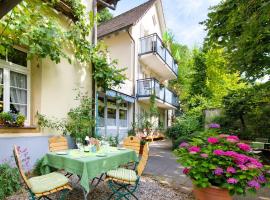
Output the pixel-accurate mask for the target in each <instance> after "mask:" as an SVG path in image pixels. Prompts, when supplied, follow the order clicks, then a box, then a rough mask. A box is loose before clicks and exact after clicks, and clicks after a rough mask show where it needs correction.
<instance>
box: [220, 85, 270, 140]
mask: <svg viewBox="0 0 270 200" xmlns="http://www.w3.org/2000/svg"><path fill="white" fill-rule="evenodd" d="M269 91H270V83H269V82H267V83H264V84H259V85H255V86H253V87H249V88H245V89H240V90H236V91H232V92H230V93H229V94H228V95H227V96H225V97H224V99H223V104H224V112H225V113H224V116H223V118H224V119H223V123H221V124H222V125H223V126H224V127H226V128H229V126H231V127H232V128H234V129H236V130H237V129H240V134H241V136H242V137H244V138H246V139H252V138H255V137H268V138H269V136H268V134H267V133H268V132H269V119H270V116H269V110H270V106H269V105H270V98H269V97H270V96H269Z"/></svg>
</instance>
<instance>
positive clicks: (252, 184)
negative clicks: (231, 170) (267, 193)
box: [248, 180, 261, 190]
mask: <svg viewBox="0 0 270 200" xmlns="http://www.w3.org/2000/svg"><path fill="white" fill-rule="evenodd" d="M248 186H249V187H252V188H255V189H256V190H258V189H260V187H261V185H260V183H259V182H258V181H256V180H252V181H249V182H248Z"/></svg>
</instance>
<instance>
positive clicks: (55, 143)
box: [49, 136, 68, 152]
mask: <svg viewBox="0 0 270 200" xmlns="http://www.w3.org/2000/svg"><path fill="white" fill-rule="evenodd" d="M49 150H50V151H52V152H54V151H63V150H68V141H67V138H65V137H63V136H56V137H51V138H49Z"/></svg>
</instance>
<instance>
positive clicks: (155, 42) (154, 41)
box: [139, 33, 178, 76]
mask: <svg viewBox="0 0 270 200" xmlns="http://www.w3.org/2000/svg"><path fill="white" fill-rule="evenodd" d="M140 41H141V50H140V54H139V55H143V54H148V53H156V54H157V55H159V56H160V58H161V59H162V60H163V61H164V62H165V63H166V64H167V65H168V66H169V68H170V69H171V70H172V71H173V73H174V74H175V75H176V76H177V74H178V65H177V63H176V61H175V60H174V59H173V57H172V55H171V53H170V51H169V50H168V49H167V48H166V47H165V46H164V45H163V43H162V40H161V39H160V37H159V36H158V35H157V34H156V33H154V34H151V35H148V36H146V37H142V38H140Z"/></svg>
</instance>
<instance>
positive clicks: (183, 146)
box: [179, 142, 189, 148]
mask: <svg viewBox="0 0 270 200" xmlns="http://www.w3.org/2000/svg"><path fill="white" fill-rule="evenodd" d="M188 146H189V144H188V143H186V142H182V143H181V144H180V145H179V147H180V148H185V147H188Z"/></svg>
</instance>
